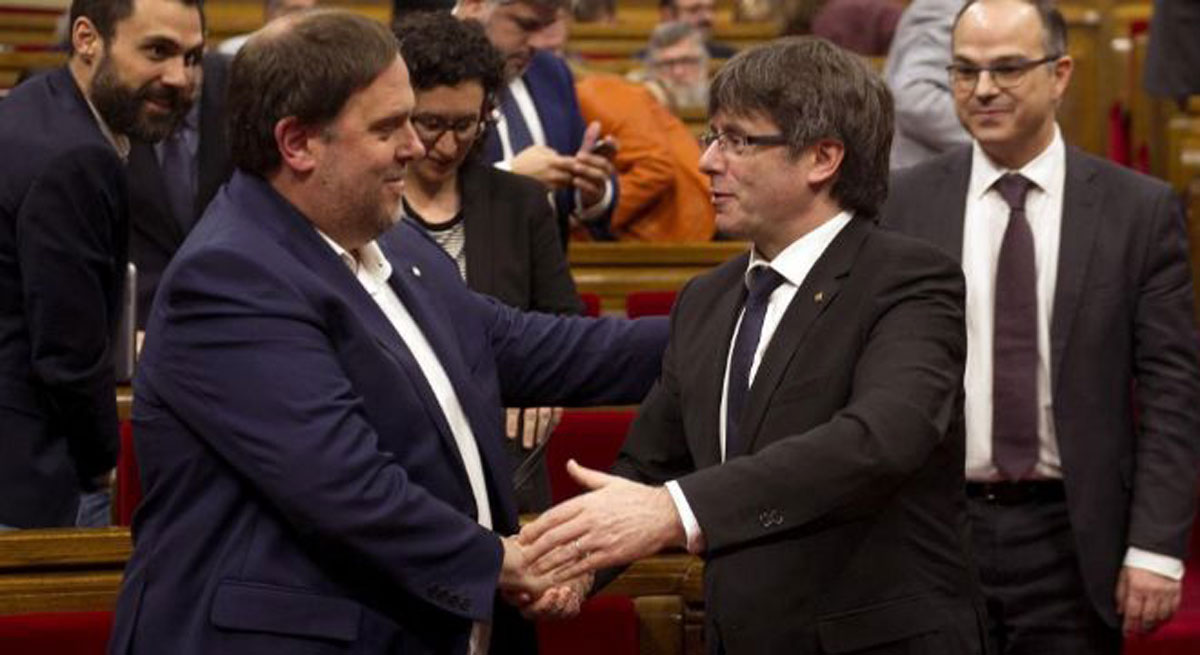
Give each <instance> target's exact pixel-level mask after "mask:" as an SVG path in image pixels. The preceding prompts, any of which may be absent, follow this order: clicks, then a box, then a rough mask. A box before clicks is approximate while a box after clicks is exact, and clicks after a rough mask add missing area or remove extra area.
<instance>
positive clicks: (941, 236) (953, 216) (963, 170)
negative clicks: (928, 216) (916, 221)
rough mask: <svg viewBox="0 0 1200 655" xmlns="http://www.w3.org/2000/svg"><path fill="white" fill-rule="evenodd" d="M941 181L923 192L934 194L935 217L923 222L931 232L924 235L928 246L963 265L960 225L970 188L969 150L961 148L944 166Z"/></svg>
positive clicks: (965, 210) (965, 211)
mask: <svg viewBox="0 0 1200 655" xmlns="http://www.w3.org/2000/svg"><path fill="white" fill-rule="evenodd" d="M940 172H941V178H940V179H939V180H936V181H935V182H934V183H933V184H931V185H929V187H928V188H927V189H923V190H922V192H928V193H932V194H935V198H934V202H931V203H930V204H929V206H930V207H934V208H935V211H936V212H937V215H936V216H934V217H933V220H930V221H924V223H925V224H927V225H929V226H930V227H932V228H933V229H934V231H933V232H930V233H929V234H926V235H923V236H924V237H925V238H926V239H927V240H928V241H929V242H930V243H934V244H937V246H938V247H939V248H941V249H942V250H943V251H944V252H945V253H946V254H948V255H950V256H951V257H953V258H954V261H956V262H958V263H959V264H961V263H962V250H963V221H964V220H966V216H967V193H968V190H969V188H970V185H971V148H970V147H967V148H961V149H959V151H958V153H956V154H955V156H953V157H951V158H949V159H947V160H946V161H945V162H944V165H943V166H942V168H941V170H940Z"/></svg>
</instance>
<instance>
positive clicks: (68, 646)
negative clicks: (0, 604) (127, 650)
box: [0, 612, 113, 655]
mask: <svg viewBox="0 0 1200 655" xmlns="http://www.w3.org/2000/svg"><path fill="white" fill-rule="evenodd" d="M112 618H113V617H112V612H39V613H35V614H10V615H6V616H0V652H2V653H12V654H13V655H18V654H25V653H28V654H30V655H104V652H105V650H106V649H107V647H108V635H109V633H110V632H112Z"/></svg>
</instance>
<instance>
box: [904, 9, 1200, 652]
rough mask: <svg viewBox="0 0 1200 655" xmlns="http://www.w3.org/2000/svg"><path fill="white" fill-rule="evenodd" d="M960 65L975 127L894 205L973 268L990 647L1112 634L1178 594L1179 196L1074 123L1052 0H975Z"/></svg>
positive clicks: (1192, 374)
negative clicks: (1089, 149) (1081, 144)
mask: <svg viewBox="0 0 1200 655" xmlns="http://www.w3.org/2000/svg"><path fill="white" fill-rule="evenodd" d="M952 49H953V63H952V64H951V65H950V66H949V67H948V75H949V78H948V82H949V84H950V86H951V88H952V92H953V94H954V101H955V106H956V110H957V113H958V117H959V119H960V121H961V122H962V124H963V125H964V126H965V127H966V128H967V130H968V131H969V132H970V134H971V136H972V139H973V143H972V144H971V145H970V146H968V147H964V148H960V149H957V150H954V151H951V152H949V153H947V154H945V155H943V156H941V157H939V158H936V159H933V160H931V161H929V162H926V163H924V164H921V165H919V166H916V167H914V168H911V169H907V170H904V171H900V172H899V173H897V175H896V176H895V178H894V180H893V183H892V194H891V196H890V197H889V198H888V203H887V205H886V207H885V209H884V211H883V220H884V223H885V224H886V225H889V226H891V227H894V228H896V229H897V230H900V231H902V232H906V233H908V234H910V235H913V236H918V237H921V238H924V239H927V240H929V241H931V242H933V243H934V244H936V245H938V246H939V247H941V248H942V249H943V250H944V251H945V252H946V253H948V254H950V255H951V256H953V257H955V258H956V259H958V260H959V261H960V263H961V264H962V267H963V270H964V273H965V276H966V280H967V339H968V344H969V348H968V352H969V356H968V358H967V366H966V377H965V384H966V394H967V395H966V406H965V411H966V426H967V451H966V455H967V456H966V477H967V487H966V489H967V495H968V497H969V510H970V518H971V528H972V532H973V547H974V554H975V558H976V563H977V565H978V568H979V572H980V577H981V581H982V584H983V587H984V593H985V595H986V597H987V604H988V614H989V618H990V623H989V633H990V635H989V636H990V639H991V646H992V648H991V650H992V652H993V653H1001V654H1005V653H1079V654H1085V655H1086V654H1091V653H1107V654H1112V655H1116V654H1117V653H1119V652H1120V650H1121V645H1122V632H1124V633H1125V634H1130V633H1134V632H1143V633H1144V632H1151V631H1153V630H1155V629H1156V628H1158V627H1159V626H1161V625H1162V624H1163V623H1164V622H1165V621H1167V620H1168V619H1169V618H1170V617H1171V616H1172V614H1173V613H1174V612H1175V610H1176V608H1177V607H1178V604H1179V596H1180V578H1181V577H1182V575H1183V562H1182V560H1183V558H1184V557H1185V555H1186V552H1187V539H1188V531H1189V528H1190V526H1191V522H1192V515H1193V513H1194V511H1195V496H1196V463H1197V460H1196V455H1197V453H1196V450H1197V449H1196V445H1197V444H1196V441H1197V438H1198V437H1200V405H1198V403H1197V399H1198V398H1200V370H1198V369H1200V366H1198V364H1197V352H1196V333H1195V324H1194V322H1193V313H1192V284H1191V275H1190V272H1189V268H1188V261H1187V253H1186V245H1187V243H1186V237H1185V232H1184V223H1183V218H1182V214H1181V212H1180V205H1179V202H1178V199H1177V198H1176V197H1174V195H1173V194H1172V192H1171V190H1170V189H1169V188H1168V187H1167V185H1165V184H1163V183H1162V182H1159V181H1157V180H1153V179H1151V178H1148V177H1146V176H1143V175H1139V174H1137V173H1134V172H1132V171H1130V170H1128V169H1125V168H1121V167H1118V166H1115V165H1113V164H1110V163H1108V162H1105V161H1102V160H1100V159H1097V158H1095V157H1092V156H1090V155H1087V154H1084V153H1083V152H1081V151H1079V150H1077V149H1075V148H1072V147H1069V146H1067V145H1066V144H1064V143H1063V139H1062V135H1061V132H1060V130H1059V128H1058V124H1057V122H1056V120H1055V111H1056V109H1057V108H1058V105H1059V103H1060V101H1061V99H1062V96H1063V94H1064V93H1065V92H1066V89H1067V86H1068V84H1069V82H1070V78H1071V72H1072V68H1073V62H1072V60H1071V57H1070V56H1068V55H1067V54H1066V53H1067V47H1066V28H1065V24H1064V22H1063V19H1062V16H1061V15H1060V14H1059V13H1058V11H1057V10H1055V9H1053V8H1051V7H1048V6H1044V5H1041V4H1034V3H1031V2H1028V1H1027V0H980V1H977V2H972V3H969V4H968V5H967V6H966V7H965V8H964V9H963V10H962V11H961V12H960V13H959V15H958V18H957V20H956V24H955V28H954V38H953V46H952Z"/></svg>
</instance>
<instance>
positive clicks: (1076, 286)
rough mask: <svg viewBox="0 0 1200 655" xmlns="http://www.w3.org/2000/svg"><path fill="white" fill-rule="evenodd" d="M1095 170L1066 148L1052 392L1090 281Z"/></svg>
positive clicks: (1052, 338) (1052, 328)
mask: <svg viewBox="0 0 1200 655" xmlns="http://www.w3.org/2000/svg"><path fill="white" fill-rule="evenodd" d="M1095 177H1096V168H1095V166H1093V165H1092V164H1091V162H1089V161H1087V160H1086V159H1085V158H1084V157H1081V156H1080V155H1079V153H1078V152H1076V151H1075V149H1074V148H1070V147H1069V148H1067V173H1066V180H1065V182H1064V184H1063V206H1062V234H1061V236H1060V237H1059V246H1058V277H1057V279H1056V281H1055V290H1054V306H1053V312H1054V314H1053V315H1052V317H1051V323H1050V376H1051V383H1050V384H1051V388H1052V389H1057V388H1058V380H1059V375H1060V374H1061V373H1062V355H1063V350H1064V349H1065V348H1066V344H1067V338H1068V337H1069V336H1070V334H1071V324H1072V323H1073V321H1074V320H1075V313H1076V310H1077V309H1078V307H1079V298H1080V296H1081V294H1082V293H1083V286H1084V282H1085V280H1086V279H1087V266H1088V262H1089V261H1090V260H1091V254H1092V245H1093V244H1094V243H1095V239H1096V230H1097V227H1098V225H1099V221H1097V216H1098V213H1097V211H1096V206H1097V199H1098V198H1099V197H1100V195H1101V193H1102V191H1103V190H1102V189H1100V188H1097V185H1096V179H1095Z"/></svg>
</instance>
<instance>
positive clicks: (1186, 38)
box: [1145, 0, 1200, 100]
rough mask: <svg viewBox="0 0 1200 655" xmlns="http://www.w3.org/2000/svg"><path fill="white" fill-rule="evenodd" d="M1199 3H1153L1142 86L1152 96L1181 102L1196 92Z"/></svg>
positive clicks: (1178, 0) (1199, 78)
mask: <svg viewBox="0 0 1200 655" xmlns="http://www.w3.org/2000/svg"><path fill="white" fill-rule="evenodd" d="M1197 34H1200V3H1197V2H1195V0H1154V12H1153V16H1152V18H1151V19H1150V45H1149V50H1147V52H1146V70H1145V86H1146V90H1147V91H1149V92H1150V93H1151V94H1153V95H1156V96H1163V97H1166V98H1172V99H1175V100H1183V99H1185V98H1187V97H1188V96H1192V95H1196V94H1198V93H1200V40H1197V39H1196V35H1197Z"/></svg>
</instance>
